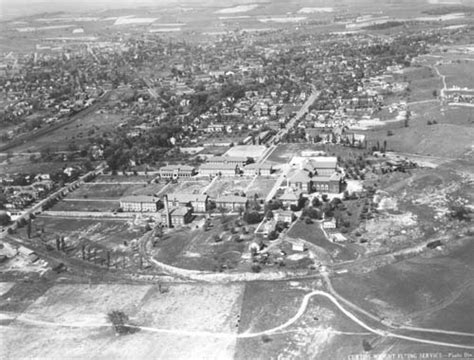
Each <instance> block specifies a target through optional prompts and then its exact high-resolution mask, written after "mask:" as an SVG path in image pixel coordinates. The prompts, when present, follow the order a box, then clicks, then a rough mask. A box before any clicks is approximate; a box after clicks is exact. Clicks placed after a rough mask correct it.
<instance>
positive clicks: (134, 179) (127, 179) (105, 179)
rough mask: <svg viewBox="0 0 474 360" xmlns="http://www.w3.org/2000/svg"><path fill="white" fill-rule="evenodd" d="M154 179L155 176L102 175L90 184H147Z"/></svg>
mask: <svg viewBox="0 0 474 360" xmlns="http://www.w3.org/2000/svg"><path fill="white" fill-rule="evenodd" d="M155 177H156V175H129V176H126V175H111V174H104V175H99V176H98V177H96V178H95V179H94V180H93V181H92V182H97V183H112V184H114V183H118V184H119V183H126V184H129V183H137V184H141V183H147V182H149V181H150V180H153V179H154V178H155Z"/></svg>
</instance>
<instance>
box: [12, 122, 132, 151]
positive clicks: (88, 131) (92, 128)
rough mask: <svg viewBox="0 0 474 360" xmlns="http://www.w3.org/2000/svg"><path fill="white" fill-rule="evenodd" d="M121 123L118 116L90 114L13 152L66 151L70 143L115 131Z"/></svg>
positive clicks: (78, 142)
mask: <svg viewBox="0 0 474 360" xmlns="http://www.w3.org/2000/svg"><path fill="white" fill-rule="evenodd" d="M122 121H123V119H122V117H121V116H120V115H115V114H97V113H92V114H89V115H87V116H83V117H80V118H78V119H77V120H75V121H74V122H72V123H71V124H69V125H66V126H64V127H61V128H59V129H57V130H54V131H52V132H50V133H48V134H46V135H44V136H40V137H38V138H36V139H33V140H31V141H28V142H27V143H26V144H23V145H20V146H18V147H15V149H14V150H15V151H16V152H26V151H28V150H31V151H41V149H44V148H48V147H49V148H51V149H52V150H53V151H61V150H67V149H68V147H69V145H70V144H71V143H76V144H78V145H80V143H81V142H83V141H86V139H87V138H88V137H90V136H93V137H97V136H99V135H100V134H101V133H104V132H108V131H112V130H115V129H116V127H117V125H118V124H120V123H121V122H122ZM98 124H100V125H98Z"/></svg>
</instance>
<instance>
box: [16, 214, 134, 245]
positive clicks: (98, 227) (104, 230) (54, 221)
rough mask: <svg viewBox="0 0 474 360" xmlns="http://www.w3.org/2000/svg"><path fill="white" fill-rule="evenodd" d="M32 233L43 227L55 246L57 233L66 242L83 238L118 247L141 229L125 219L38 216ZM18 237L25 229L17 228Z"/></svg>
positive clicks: (45, 236) (44, 236) (74, 241)
mask: <svg viewBox="0 0 474 360" xmlns="http://www.w3.org/2000/svg"><path fill="white" fill-rule="evenodd" d="M32 228H33V234H34V233H35V231H36V230H37V229H41V228H44V234H43V238H44V239H46V240H47V241H48V242H50V243H51V245H53V246H55V239H56V236H57V235H60V236H65V237H66V238H67V239H68V240H67V241H66V243H77V242H79V240H80V239H82V238H85V239H88V240H90V241H93V242H96V243H97V244H99V245H102V246H105V247H109V248H114V249H118V248H121V246H122V245H123V242H124V241H127V242H130V241H131V240H133V239H137V238H139V237H141V236H142V234H143V229H142V228H141V227H140V226H138V225H134V224H133V223H132V222H129V221H126V220H115V219H113V220H106V219H100V220H94V219H67V220H65V219H61V218H57V217H55V218H51V217H44V216H40V217H38V218H37V219H36V220H34V221H33V226H32ZM17 235H18V236H19V237H22V238H26V231H22V230H19V231H18V234H17Z"/></svg>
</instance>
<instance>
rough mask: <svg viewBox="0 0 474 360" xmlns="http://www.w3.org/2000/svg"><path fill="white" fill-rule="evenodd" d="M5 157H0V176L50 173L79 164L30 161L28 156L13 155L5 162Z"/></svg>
mask: <svg viewBox="0 0 474 360" xmlns="http://www.w3.org/2000/svg"><path fill="white" fill-rule="evenodd" d="M6 158H7V157H6V156H5V155H2V156H1V157H0V174H15V173H25V174H38V173H52V172H55V171H60V170H62V169H64V166H66V165H67V166H74V165H80V162H75V161H68V162H63V161H54V162H51V161H48V162H43V161H38V160H34V161H31V160H30V155H18V156H17V155H15V156H12V157H11V158H10V160H8V161H7V159H6Z"/></svg>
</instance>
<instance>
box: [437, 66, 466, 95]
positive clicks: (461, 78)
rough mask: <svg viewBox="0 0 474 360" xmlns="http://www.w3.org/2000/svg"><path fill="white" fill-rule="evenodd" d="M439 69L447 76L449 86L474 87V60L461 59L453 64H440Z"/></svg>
mask: <svg viewBox="0 0 474 360" xmlns="http://www.w3.org/2000/svg"><path fill="white" fill-rule="evenodd" d="M439 71H440V73H441V74H442V75H445V76H446V84H447V85H448V88H450V87H453V86H459V87H461V88H465V87H466V88H468V89H473V88H474V62H472V61H459V62H456V63H453V64H443V65H441V66H439Z"/></svg>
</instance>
